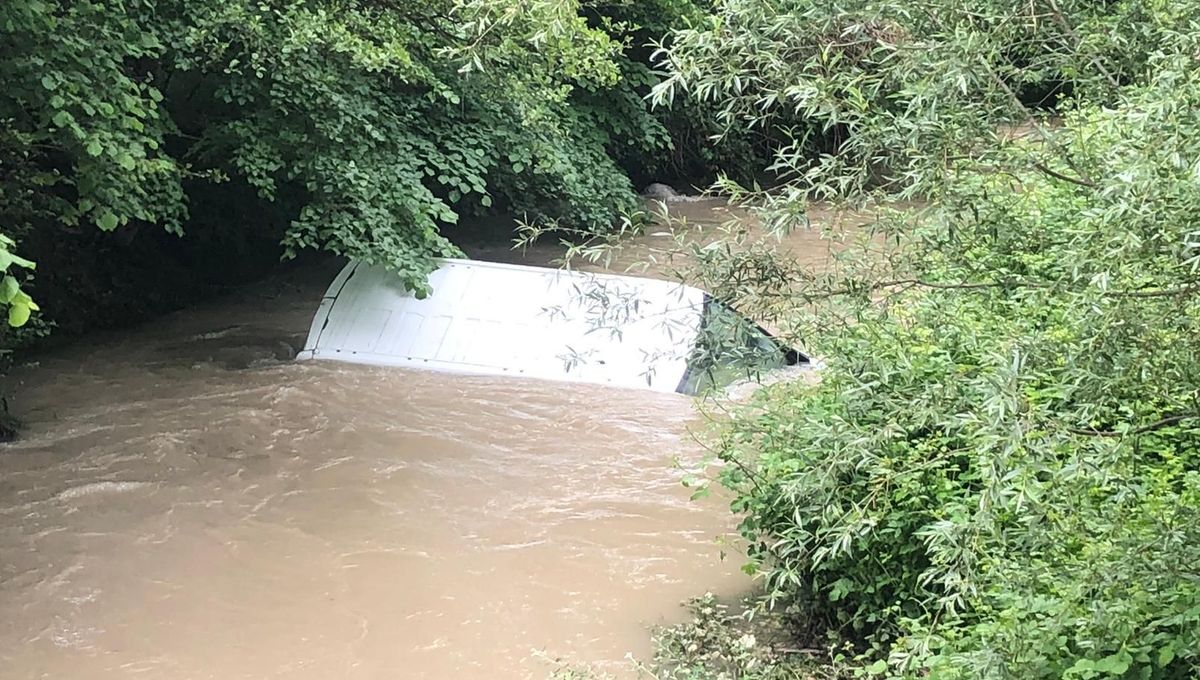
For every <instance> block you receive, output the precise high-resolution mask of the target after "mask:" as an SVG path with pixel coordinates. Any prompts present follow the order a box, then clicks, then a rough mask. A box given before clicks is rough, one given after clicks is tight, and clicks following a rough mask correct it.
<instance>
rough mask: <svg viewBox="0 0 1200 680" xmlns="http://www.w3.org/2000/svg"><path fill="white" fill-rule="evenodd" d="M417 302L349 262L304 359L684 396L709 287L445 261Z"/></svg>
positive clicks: (384, 277)
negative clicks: (427, 293)
mask: <svg viewBox="0 0 1200 680" xmlns="http://www.w3.org/2000/svg"><path fill="white" fill-rule="evenodd" d="M429 283H430V287H431V288H432V294H430V295H429V296H428V297H427V298H425V299H417V298H416V296H414V295H413V294H412V293H411V292H410V291H407V290H405V289H404V287H403V285H402V283H401V280H400V278H399V277H398V276H396V275H395V274H392V273H390V272H388V271H387V270H385V269H383V268H382V267H378V266H372V265H368V264H365V263H361V262H351V263H349V264H348V265H346V267H345V268H344V269H343V270H342V271H341V273H339V274H338V276H337V278H336V279H334V281H333V283H332V284H331V285H330V287H329V290H328V291H327V292H326V293H325V297H324V298H323V299H322V301H321V305H320V307H319V308H318V311H317V314H316V316H315V317H314V319H313V323H312V328H311V330H310V331H309V335H308V340H307V341H306V343H305V346H304V350H303V351H302V352H301V353H300V356H299V357H298V358H301V359H333V360H340V361H349V362H354V363H363V364H373V365H380V366H406V367H413V368H423V369H431V370H439V371H448V372H456V373H472V374H481V375H509V376H523V377H530V378H541V379H548V380H562V381H573V382H585V383H596V384H604V385H613V386H619V387H630V388H642V389H651V390H654V391H659V392H675V391H678V390H679V389H681V387H682V385H683V384H684V382H685V379H686V376H687V371H688V363H687V362H688V357H689V353H690V351H691V350H692V348H693V345H694V344H695V342H696V338H697V335H698V333H699V332H700V324H701V320H702V315H703V311H704V305H705V302H706V298H707V296H706V294H705V293H704V292H703V291H701V290H699V289H697V288H692V287H690V286H685V285H680V284H677V283H672V282H668V281H660V280H656V279H646V278H640V277H633V276H619V275H614V274H592V273H585V272H578V271H568V270H561V269H545V268H538V267H528V266H523V265H512V264H499V263H493V262H475V261H469V260H452V259H447V260H443V261H442V262H441V265H440V266H439V268H438V269H437V270H436V271H434V272H433V274H432V275H431V277H430V281H429Z"/></svg>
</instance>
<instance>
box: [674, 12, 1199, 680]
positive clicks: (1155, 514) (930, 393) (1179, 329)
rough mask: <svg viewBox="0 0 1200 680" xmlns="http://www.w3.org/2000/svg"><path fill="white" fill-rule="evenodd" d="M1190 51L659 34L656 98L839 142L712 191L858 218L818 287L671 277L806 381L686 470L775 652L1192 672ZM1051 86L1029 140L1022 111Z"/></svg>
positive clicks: (1088, 20)
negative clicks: (703, 486) (819, 638)
mask: <svg viewBox="0 0 1200 680" xmlns="http://www.w3.org/2000/svg"><path fill="white" fill-rule="evenodd" d="M1197 25H1200V4H1197V3H1193V2H1171V3H1121V2H1114V3H1082V2H1080V3H1074V2H1067V1H1062V2H1048V3H1041V2H1038V3H1025V2H1004V1H1002V0H994V1H981V2H973V3H956V2H934V3H922V4H920V5H913V4H911V3H900V2H896V3H892V2H884V3H876V2H871V3H867V2H861V3H859V2H843V3H816V2H807V1H804V0H797V1H795V2H789V3H783V4H782V5H781V4H780V3H775V2H771V3H767V2H758V1H756V0H739V1H734V2H729V3H724V4H723V5H722V6H721V8H720V16H719V18H717V19H715V20H714V21H713V22H712V24H711V25H710V26H708V27H706V28H703V29H697V30H692V31H685V32H683V33H681V34H679V35H677V36H676V38H675V43H674V45H675V46H674V48H672V54H671V63H672V64H673V65H674V67H675V69H676V71H675V73H674V75H673V76H672V78H671V79H670V80H669V81H668V82H667V84H666V85H664V86H663V88H662V89H660V92H659V95H660V96H668V95H669V94H670V93H671V92H678V91H679V90H680V88H684V89H686V90H687V91H690V92H692V93H696V94H699V95H701V96H704V97H707V98H709V99H711V100H712V101H714V102H717V103H718V104H719V105H721V106H722V107H723V110H724V111H725V113H726V116H727V119H728V120H729V121H730V122H731V123H732V122H733V121H740V122H741V124H746V123H751V124H754V125H761V126H766V127H778V125H779V121H780V120H781V117H782V116H783V115H784V114H786V115H792V114H793V113H794V112H795V111H797V110H800V111H803V112H806V115H807V116H809V117H810V118H811V119H813V120H819V121H823V122H825V123H826V124H828V125H830V126H840V127H841V128H842V129H844V131H845V133H846V137H845V141H844V142H843V143H842V144H841V145H840V146H839V148H838V150H837V153H832V154H827V155H818V156H816V157H814V156H812V155H811V154H810V153H808V152H807V151H806V147H805V146H804V144H805V137H804V136H803V135H804V132H803V130H801V131H799V132H798V136H797V137H796V144H795V145H793V146H791V147H788V148H784V149H783V151H782V152H781V153H780V154H779V156H778V159H777V163H776V165H777V167H779V168H783V169H784V171H785V172H786V173H787V182H786V183H785V184H784V185H783V186H781V187H779V188H778V189H776V190H774V191H770V192H765V193H763V192H755V191H750V190H746V191H744V193H743V194H742V196H743V197H744V198H745V200H746V202H747V203H748V204H749V205H750V206H751V207H752V208H753V209H754V210H755V211H756V214H757V215H759V216H760V217H762V218H763V219H764V220H765V222H766V224H767V225H769V226H771V227H774V228H777V229H780V230H786V229H789V228H794V227H796V226H797V225H798V224H803V223H804V215H805V208H806V206H807V205H808V204H807V201H809V200H811V199H813V198H829V199H834V200H838V201H846V202H848V203H850V204H852V205H854V206H858V207H860V208H863V209H864V210H865V211H866V212H864V213H862V214H863V215H864V218H863V219H864V220H865V221H867V222H868V224H867V225H866V226H865V227H864V228H863V229H862V230H860V231H858V232H856V234H857V235H858V237H857V238H851V237H850V236H849V235H847V234H845V233H842V232H839V233H833V232H831V233H830V234H829V235H830V237H831V238H834V237H836V238H838V239H842V240H845V241H846V243H845V244H844V246H842V248H843V249H842V251H841V253H840V255H839V257H838V258H837V260H836V264H835V265H834V266H833V267H832V268H831V269H828V270H824V271H813V270H810V269H806V268H805V267H803V266H801V265H800V264H798V263H796V262H795V261H792V260H790V259H789V258H788V256H787V254H786V253H784V252H781V251H780V250H779V249H776V248H773V247H771V246H770V243H769V242H754V241H753V237H746V238H749V239H751V240H750V241H747V242H742V243H739V244H737V245H738V247H730V248H707V249H705V250H704V253H702V255H703V257H702V258H701V259H700V261H699V264H698V265H697V267H696V269H695V270H694V271H693V272H692V274H693V276H695V277H696V279H697V280H698V281H701V282H703V283H704V284H705V285H707V286H709V287H711V288H713V289H714V292H715V293H716V294H717V295H718V296H719V297H722V298H723V299H726V300H728V301H730V302H733V303H735V304H737V305H739V306H740V307H742V308H744V309H746V310H747V311H753V312H758V313H759V314H760V315H762V316H765V317H768V318H769V319H770V320H771V321H773V322H774V323H775V324H776V325H778V326H780V327H782V328H785V329H786V330H787V331H788V334H789V336H790V337H791V339H793V340H795V341H796V342H798V343H800V344H802V345H803V346H804V347H805V348H806V349H808V350H809V351H811V352H813V353H814V354H816V355H817V356H820V357H821V358H822V359H823V360H824V366H823V368H822V369H821V372H820V376H819V380H818V381H816V382H815V383H812V384H807V383H792V384H782V385H776V386H775V387H772V388H768V389H766V390H765V391H764V392H763V393H761V394H760V395H759V397H758V399H757V402H756V403H755V404H754V405H753V406H752V407H748V408H746V409H743V410H741V411H740V412H738V413H737V414H736V415H735V417H734V419H733V421H732V423H730V424H729V425H728V427H727V429H726V430H725V433H724V434H723V436H722V437H721V438H720V440H719V441H718V442H716V444H717V451H718V453H719V456H720V458H721V459H722V460H723V461H724V462H725V467H724V472H723V473H722V476H721V481H722V483H724V484H725V485H727V486H728V487H730V488H731V489H732V490H733V491H734V492H735V494H736V498H735V500H734V502H733V508H734V510H735V511H736V512H738V513H739V514H741V515H742V516H743V522H742V525H741V527H742V532H743V534H744V535H745V536H746V538H747V539H748V540H749V542H750V546H751V550H750V557H751V564H750V568H751V569H752V570H754V571H755V572H756V573H758V574H759V575H760V576H761V577H762V578H763V582H764V584H765V586H766V591H767V595H768V597H769V599H771V600H773V601H775V602H777V603H786V604H788V605H791V606H793V607H797V608H798V609H799V610H801V611H804V612H807V613H808V616H809V620H808V621H807V622H802V621H797V626H798V628H797V631H798V633H799V631H801V630H804V631H805V632H806V633H807V634H811V632H812V631H813V630H817V631H820V630H830V631H834V632H836V633H837V634H839V635H841V636H844V637H846V638H849V639H851V640H854V641H856V642H858V643H859V644H860V645H861V646H860V651H861V653H862V654H863V655H864V657H863V659H864V664H863V667H864V671H865V672H867V673H869V674H878V675H892V676H899V677H932V678H1117V677H1129V678H1135V677H1136V678H1190V677H1195V675H1196V673H1197V672H1200V568H1198V566H1197V565H1198V564H1200V353H1198V352H1197V345H1196V337H1197V330H1198V326H1200V276H1198V272H1200V231H1198V228H1197V226H1196V225H1197V222H1198V219H1197V218H1198V217H1200V183H1198V182H1197V177H1198V176H1200V175H1198V174H1197V173H1198V170H1197V168H1198V167H1200V166H1198V165H1197V159H1200V142H1197V140H1198V139H1200V136H1198V134H1197V133H1200V114H1198V113H1197V112H1198V111H1200V108H1198V107H1197V105H1198V104H1200V77H1198V76H1197V74H1198V73H1200V56H1198V55H1200V50H1198V49H1197V48H1198V47H1200V43H1198V42H1197V35H1198V34H1197V32H1196V31H1195V28H1194V27H1195V26H1197ZM1058 79H1064V80H1065V81H1066V84H1065V85H1064V86H1063V87H1061V88H1058V89H1059V91H1061V92H1064V93H1067V92H1069V93H1070V96H1069V97H1066V98H1063V99H1061V100H1060V101H1058V102H1056V106H1055V108H1056V109H1057V111H1058V113H1059V114H1060V116H1061V117H1060V118H1056V119H1045V118H1042V117H1040V116H1039V115H1038V113H1037V112H1036V111H1035V109H1034V107H1033V106H1031V104H1030V102H1029V100H1028V98H1027V97H1023V96H1021V91H1022V87H1023V86H1024V85H1026V84H1030V83H1033V84H1037V85H1038V86H1039V87H1040V86H1044V85H1045V84H1046V83H1050V82H1054V81H1056V80H1058ZM730 188H733V189H735V190H736V189H737V188H736V187H730ZM896 198H900V199H906V200H908V201H910V202H908V203H900V204H893V205H896V206H897V207H895V208H892V209H888V208H885V207H881V206H884V205H887V204H885V203H880V202H879V201H884V200H891V199H896ZM872 201H875V202H872ZM801 624H804V625H801Z"/></svg>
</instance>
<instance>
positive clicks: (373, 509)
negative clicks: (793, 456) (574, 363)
mask: <svg viewBox="0 0 1200 680" xmlns="http://www.w3.org/2000/svg"><path fill="white" fill-rule="evenodd" d="M474 254H476V255H485V256H486V255H487V249H477V250H476V252H475V253H474ZM539 257H540V259H543V260H546V259H549V258H548V257H541V256H538V255H536V254H535V259H538V258H539ZM336 266H337V265H336V263H332V264H331V265H330V266H324V267H318V268H316V269H315V270H308V271H304V272H301V273H299V274H297V275H293V276H290V277H285V278H280V279H276V280H273V281H269V282H266V283H264V284H262V285H260V286H257V287H254V288H252V289H249V290H246V291H243V292H241V293H239V294H236V295H233V296H231V297H229V298H227V299H223V300H220V301H217V302H214V303H212V304H209V305H207V306H204V307H201V308H197V309H194V310H189V311H187V312H183V313H179V314H176V315H173V316H170V317H167V318H165V319H161V320H158V321H156V322H153V323H150V324H147V325H145V326H144V327H141V328H137V329H133V330H131V331H127V332H124V333H119V334H111V335H104V336H97V337H94V338H91V339H90V340H88V341H87V342H85V343H81V344H79V345H77V346H75V347H74V348H73V349H70V350H67V351H62V352H58V353H56V354H54V355H53V356H49V357H44V358H43V359H42V360H41V361H40V362H39V364H38V365H36V366H30V367H25V368H22V369H19V370H17V371H15V372H14V373H13V374H12V375H11V376H9V378H8V379H7V385H5V386H4V389H5V393H7V394H10V395H13V398H12V407H13V410H14V412H16V413H18V414H19V415H20V416H21V417H22V418H23V419H24V420H25V421H26V430H25V435H24V437H23V439H22V440H20V441H19V442H17V443H15V444H12V445H9V446H7V447H5V448H4V449H2V450H0V677H3V678H5V679H25V678H81V679H82V678H88V679H95V680H103V679H107V678H164V679H166V678H170V679H176V680H185V679H189V678H213V679H221V680H233V679H237V678H247V679H249V678H296V679H313V680H332V679H340V678H371V679H374V678H499V679H503V678H527V677H532V678H541V677H545V676H546V675H547V671H548V666H547V665H546V662H545V661H543V660H538V659H536V658H534V655H533V651H534V650H544V651H545V652H546V653H547V654H549V655H550V656H552V657H563V658H565V659H568V660H572V661H598V662H603V663H606V664H608V666H609V667H612V668H619V667H623V663H622V662H621V659H622V657H623V656H624V655H625V654H626V653H627V652H632V653H634V654H635V655H645V654H647V653H648V652H649V651H650V650H649V644H650V643H649V637H648V635H647V629H648V627H649V626H651V625H653V624H656V623H661V622H664V621H670V620H672V619H674V618H676V617H677V616H678V615H679V609H678V607H677V605H678V603H679V602H680V601H681V600H683V599H684V598H687V597H689V596H692V595H696V594H699V593H701V592H703V591H705V590H712V591H715V592H721V593H725V594H728V595H735V594H737V593H739V592H741V591H743V590H744V589H745V588H746V587H747V586H748V582H747V580H746V579H745V577H743V576H741V575H740V573H739V571H738V567H739V566H740V559H739V558H738V557H736V556H734V557H733V558H731V559H729V560H726V561H722V559H721V557H720V553H721V547H720V546H719V545H718V541H719V539H721V538H723V537H727V536H728V534H729V532H730V529H731V527H732V523H733V519H732V518H731V517H730V516H729V514H728V511H727V510H726V508H725V507H724V503H723V501H721V500H720V499H717V498H710V499H706V500H704V501H700V502H692V501H689V498H688V491H687V490H686V489H684V488H682V487H681V485H680V483H679V478H680V471H679V469H678V468H677V467H676V463H675V459H676V458H677V457H678V458H680V459H682V460H684V461H695V460H697V459H698V458H699V456H700V452H699V451H698V447H696V446H695V445H694V444H693V443H691V441H690V439H689V438H688V436H687V431H688V428H689V427H691V426H694V425H696V424H697V417H696V416H695V411H694V409H693V405H692V402H691V401H690V399H688V398H686V397H682V396H678V395H659V394H653V393H644V392H629V391H619V390H611V389H606V388H602V387H590V386H575V385H567V384H561V383H543V382H521V381H515V380H511V379H498V378H471V377H455V376H447V375H440V374H433V373H422V372H414V371H404V370H396V369H376V368H369V367H358V366H351V365H340V364H331V363H320V362H309V363H292V362H290V361H288V359H289V357H290V355H291V353H292V352H293V351H294V350H295V349H296V348H297V347H298V345H299V344H300V343H301V342H302V339H303V336H304V334H305V333H306V332H307V327H308V323H309V320H310V318H311V315H312V313H313V311H314V309H315V307H316V302H317V300H319V298H320V294H321V292H322V291H323V289H324V287H325V285H326V284H327V283H328V281H329V280H330V279H331V278H332V276H333V274H334V272H335V271H336Z"/></svg>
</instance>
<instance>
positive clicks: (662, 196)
mask: <svg viewBox="0 0 1200 680" xmlns="http://www.w3.org/2000/svg"><path fill="white" fill-rule="evenodd" d="M642 196H645V197H646V198H651V199H654V200H657V201H673V200H675V199H677V198H679V192H678V191H675V190H674V189H672V188H671V187H670V186H667V185H666V184H660V183H658V182H655V183H654V184H651V185H650V186H648V187H646V188H645V189H643V190H642Z"/></svg>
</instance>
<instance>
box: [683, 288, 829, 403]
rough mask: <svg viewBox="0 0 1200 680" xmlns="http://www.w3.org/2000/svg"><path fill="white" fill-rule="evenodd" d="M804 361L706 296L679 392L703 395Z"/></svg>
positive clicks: (754, 324) (760, 329)
mask: <svg viewBox="0 0 1200 680" xmlns="http://www.w3.org/2000/svg"><path fill="white" fill-rule="evenodd" d="M804 361H806V358H805V357H804V356H803V355H801V354H800V353H799V352H797V351H796V350H794V349H791V348H788V347H784V346H782V345H781V344H780V343H779V341H778V340H776V339H775V338H774V337H772V336H771V334H770V333H768V332H767V331H766V330H764V329H763V328H762V327H761V326H759V325H758V324H756V323H754V322H753V321H750V320H749V319H747V318H746V317H744V316H742V315H741V314H739V313H737V312H736V311H734V310H733V309H732V308H730V307H729V306H728V305H726V304H725V303H723V302H720V301H719V300H716V299H713V298H712V297H711V296H705V301H704V314H703V317H702V319H701V322H700V333H699V335H698V336H697V338H696V344H695V347H694V348H693V349H692V351H691V354H690V356H689V357H688V369H687V373H686V374H685V375H684V378H683V380H682V381H681V382H680V385H679V389H678V390H677V391H679V392H682V393H684V394H700V393H701V392H705V391H707V390H710V389H720V388H722V387H725V386H727V385H729V384H730V383H732V382H734V381H736V380H740V379H742V378H755V377H757V376H758V375H760V374H761V373H763V372H766V371H771V370H774V369H777V368H783V367H784V366H794V365H796V364H799V363H802V362H804Z"/></svg>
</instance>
